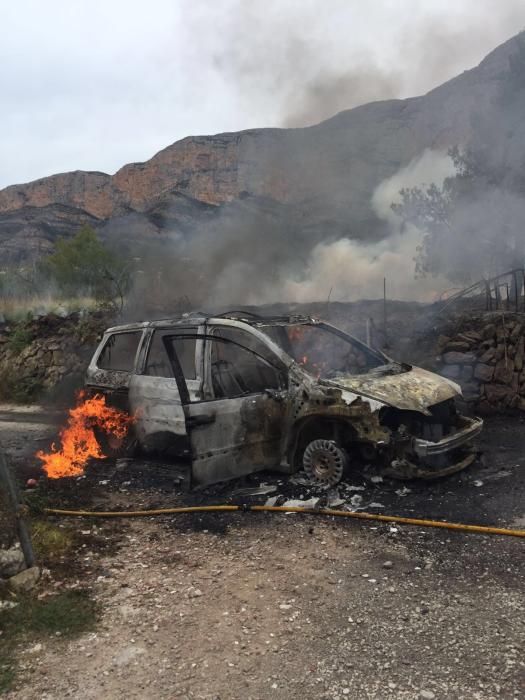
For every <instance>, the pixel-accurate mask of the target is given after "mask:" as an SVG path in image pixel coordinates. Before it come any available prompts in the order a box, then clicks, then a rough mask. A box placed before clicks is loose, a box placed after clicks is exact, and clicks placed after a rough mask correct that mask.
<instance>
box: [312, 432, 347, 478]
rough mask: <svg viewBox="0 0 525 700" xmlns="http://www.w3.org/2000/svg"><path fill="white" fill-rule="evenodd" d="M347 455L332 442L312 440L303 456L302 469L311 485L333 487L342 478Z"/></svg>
mask: <svg viewBox="0 0 525 700" xmlns="http://www.w3.org/2000/svg"><path fill="white" fill-rule="evenodd" d="M347 466H348V455H347V453H346V452H345V450H344V449H343V448H342V447H340V446H339V445H338V444H337V443H336V442H335V441H334V440H327V439H324V438H320V439H317V440H312V442H310V443H309V444H308V445H307V446H306V449H305V451H304V454H303V469H304V471H305V474H306V476H307V477H308V478H309V479H310V481H312V482H313V483H316V484H319V485H323V486H335V485H336V484H338V483H339V482H340V481H341V479H342V478H343V474H344V471H345V469H346V467H347Z"/></svg>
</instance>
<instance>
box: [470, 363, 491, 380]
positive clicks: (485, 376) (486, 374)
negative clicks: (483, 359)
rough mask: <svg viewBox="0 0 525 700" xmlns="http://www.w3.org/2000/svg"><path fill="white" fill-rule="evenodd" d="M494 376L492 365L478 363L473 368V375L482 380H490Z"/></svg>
mask: <svg viewBox="0 0 525 700" xmlns="http://www.w3.org/2000/svg"><path fill="white" fill-rule="evenodd" d="M493 376H494V367H491V366H490V365H486V364H483V363H478V364H477V365H476V367H475V368H474V377H475V378H476V379H479V380H480V381H482V382H491V381H492V377H493Z"/></svg>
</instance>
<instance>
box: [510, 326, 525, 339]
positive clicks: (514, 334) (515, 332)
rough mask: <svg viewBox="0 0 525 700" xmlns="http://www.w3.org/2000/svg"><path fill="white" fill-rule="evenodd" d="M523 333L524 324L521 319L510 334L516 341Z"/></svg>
mask: <svg viewBox="0 0 525 700" xmlns="http://www.w3.org/2000/svg"><path fill="white" fill-rule="evenodd" d="M522 335H523V324H522V323H520V322H519V321H517V322H516V325H515V326H514V329H513V331H512V333H511V334H510V337H511V339H512V340H513V341H516V340H517V339H518V338H520V337H521V336H522Z"/></svg>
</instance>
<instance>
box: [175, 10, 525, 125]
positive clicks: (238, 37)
mask: <svg viewBox="0 0 525 700" xmlns="http://www.w3.org/2000/svg"><path fill="white" fill-rule="evenodd" d="M185 9H186V21H187V24H188V31H189V33H191V34H193V35H195V36H197V37H198V38H199V42H198V50H199V52H201V53H202V52H204V53H205V54H206V53H207V60H208V62H209V63H211V64H212V65H213V67H214V69H215V70H216V73H217V75H218V78H219V80H221V81H222V82H223V84H224V86H225V88H226V89H228V90H231V92H232V95H233V99H235V100H236V102H237V104H238V106H239V109H240V110H241V111H243V112H245V113H246V114H253V113H257V111H258V110H260V111H261V113H266V114H267V113H268V112H269V111H271V110H269V108H268V107H269V105H274V106H275V107H274V112H275V115H276V123H278V124H280V125H282V126H292V127H299V126H307V125H311V124H314V123H317V122H319V121H321V120H323V119H325V118H328V117H331V116H332V115H333V114H335V113H336V112H339V111H341V110H344V109H350V108H352V107H355V106H357V105H360V104H363V103H366V102H369V101H372V100H380V99H389V98H400V97H406V96H412V95H414V94H420V93H424V92H427V91H428V90H429V89H431V88H433V87H435V86H436V85H439V84H440V83H442V82H444V81H445V80H448V79H450V78H452V77H454V76H455V75H456V74H458V73H459V72H461V70H463V69H464V68H465V66H473V65H476V64H477V63H478V62H479V61H480V60H481V58H483V56H484V55H485V54H486V53H488V51H490V50H491V49H492V48H493V47H494V46H496V45H497V44H499V43H501V42H503V41H505V40H506V39H507V38H509V37H510V36H511V35H513V34H515V33H516V32H517V31H519V29H520V28H521V27H522V26H523V25H524V24H525V8H524V7H523V3H522V1H521V0H507V1H506V2H505V3H500V4H499V5H498V7H497V9H496V8H495V6H494V3H493V2H492V0H476V1H475V0H467V1H466V2H463V3H454V4H452V3H450V4H443V3H442V4H440V5H438V6H437V7H434V8H432V7H431V6H428V5H427V7H425V8H421V7H417V6H416V7H414V6H412V10H411V14H410V15H409V16H407V14H406V13H405V12H404V11H401V10H400V8H399V6H398V5H397V4H396V3H387V2H377V3H374V4H373V5H370V6H369V7H367V8H366V11H364V10H363V9H362V8H361V7H360V6H359V4H357V3H355V4H354V3H348V2H347V1H346V0H327V2H325V3H323V5H322V9H321V6H320V5H319V3H318V2H315V1H314V0H303V2H301V3H300V4H299V3H293V2H292V3H283V2H281V1H279V0H265V2H264V3H263V2H250V3H242V2H239V1H238V0H228V1H227V2H223V3H220V4H219V6H218V7H217V9H216V10H215V11H214V10H211V9H210V5H209V3H205V4H204V5H203V4H202V3H198V2H192V4H191V6H189V5H187V6H186V8H185Z"/></svg>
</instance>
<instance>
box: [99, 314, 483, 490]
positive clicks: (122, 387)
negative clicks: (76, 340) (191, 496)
mask: <svg viewBox="0 0 525 700" xmlns="http://www.w3.org/2000/svg"><path fill="white" fill-rule="evenodd" d="M86 386H87V389H88V390H89V391H90V392H92V393H103V394H104V395H105V396H106V400H107V402H108V403H110V404H112V405H115V406H117V407H119V408H121V409H125V410H126V411H128V412H129V413H130V414H132V415H133V416H134V425H133V431H132V433H133V434H132V435H129V436H128V437H127V438H126V439H124V440H121V441H118V440H117V441H115V440H113V442H112V441H111V439H107V440H106V442H105V444H103V449H104V450H105V451H106V454H108V453H109V454H115V455H117V454H125V453H127V452H129V451H131V450H134V449H136V448H138V449H140V450H141V451H142V452H144V453H146V454H148V453H155V454H157V455H162V456H163V457H170V458H173V459H176V460H179V461H182V462H183V463H184V464H185V465H186V467H187V474H188V481H189V485H190V486H192V487H196V486H202V485H206V484H211V483H214V482H218V481H222V480H226V479H231V478H234V477H239V476H241V475H243V474H247V473H250V472H255V471H257V470H262V469H277V470H280V471H283V472H286V473H292V472H295V471H297V470H300V469H304V471H305V472H306V474H307V475H308V477H309V478H310V479H312V480H314V481H317V482H320V483H323V484H327V485H331V484H335V483H337V482H338V481H339V480H340V479H341V478H342V477H343V474H344V473H345V472H348V471H350V470H352V469H354V468H356V467H357V466H359V465H362V464H367V465H368V464H370V465H376V468H377V469H382V473H386V474H387V475H390V476H396V477H401V478H414V477H423V478H431V477H437V476H441V475H445V474H448V473H452V472H454V471H458V470H459V469H462V468H464V467H466V466H467V465H468V464H470V463H471V462H472V461H473V460H474V457H475V455H474V454H473V451H472V449H471V443H472V440H473V438H474V437H475V436H476V435H477V434H478V433H479V432H480V430H481V428H482V425H483V423H482V421H481V420H479V419H476V418H468V417H466V416H463V415H460V414H459V412H458V411H457V409H456V398H457V397H458V396H459V395H460V393H461V390H460V387H459V386H458V385H457V384H455V383H454V382H452V381H450V380H448V379H445V378H444V377H441V376H438V375H436V374H433V373H432V372H428V371H426V370H423V369H419V368H417V367H413V366H411V365H408V364H402V363H398V362H395V361H393V360H391V359H390V358H388V357H387V356H386V355H384V354H383V353H382V352H380V351H378V350H375V349H372V348H370V347H368V346H367V345H366V344H364V343H363V342H361V341H360V340H358V339H356V338H354V337H352V336H350V335H348V334H347V333H345V332H343V331H341V330H339V329H337V328H335V327H333V326H331V325H329V324H328V323H324V322H321V321H318V320H316V319H313V318H310V317H273V318H261V317H255V316H251V315H249V314H247V313H244V312H243V313H241V314H235V313H230V314H223V315H220V316H214V317H211V316H207V315H204V314H202V315H200V314H189V315H185V316H184V317H181V318H177V319H170V320H165V321H150V322H145V323H135V324H130V325H125V326H118V327H114V328H109V329H108V330H107V331H106V332H105V334H104V337H103V339H102V341H101V343H100V345H99V347H98V348H97V350H96V352H95V354H94V356H93V358H92V360H91V363H90V365H89V368H88V372H87V379H86Z"/></svg>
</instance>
